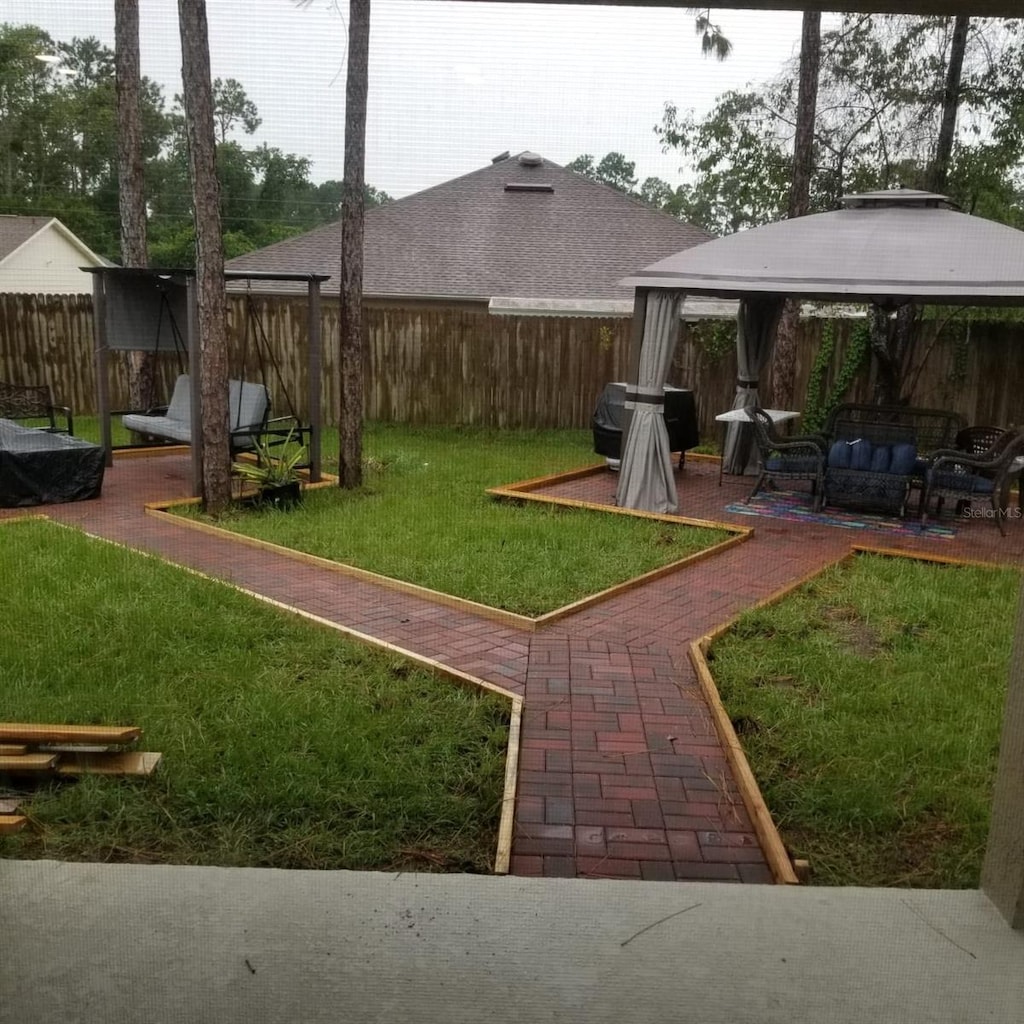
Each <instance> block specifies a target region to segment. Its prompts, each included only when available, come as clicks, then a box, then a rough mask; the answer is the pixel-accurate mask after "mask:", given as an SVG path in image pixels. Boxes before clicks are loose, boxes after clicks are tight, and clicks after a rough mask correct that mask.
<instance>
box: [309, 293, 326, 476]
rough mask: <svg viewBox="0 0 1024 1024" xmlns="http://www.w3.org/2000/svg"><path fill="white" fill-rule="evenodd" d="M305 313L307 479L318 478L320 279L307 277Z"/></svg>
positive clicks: (320, 354)
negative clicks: (307, 389) (307, 340)
mask: <svg viewBox="0 0 1024 1024" xmlns="http://www.w3.org/2000/svg"><path fill="white" fill-rule="evenodd" d="M306 315H307V317H308V320H309V330H308V333H309V479H310V481H311V482H312V483H318V482H319V480H320V468H321V466H320V435H321V429H320V425H321V422H322V421H321V390H322V387H323V384H322V380H323V359H322V347H321V333H320V281H319V280H318V279H317V278H315V277H311V278H310V279H309V292H308V299H307V310H306Z"/></svg>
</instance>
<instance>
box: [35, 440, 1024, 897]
mask: <svg viewBox="0 0 1024 1024" xmlns="http://www.w3.org/2000/svg"><path fill="white" fill-rule="evenodd" d="M188 470H189V465H188V460H187V458H186V457H183V456H163V457H155V458H150V459H133V460H125V461H119V462H118V463H117V464H116V465H115V466H114V467H113V468H112V469H110V470H108V472H107V478H106V482H105V484H104V496H103V498H102V499H101V500H100V501H96V502H82V503H77V504H71V505H55V506H49V507H47V508H46V509H45V511H46V513H47V514H49V515H51V516H52V517H54V518H57V519H60V520H62V521H65V522H69V523H75V524H77V525H79V526H81V527H82V528H83V529H86V530H87V531H89V532H91V533H94V534H97V535H99V536H103V537H106V538H108V539H111V540H116V541H120V542H123V543H126V544H129V545H131V546H133V547H136V548H140V549H143V550H146V551H151V552H154V553H157V554H159V555H161V556H163V557H165V558H167V559H169V560H170V561H173V562H177V563H179V564H182V565H186V566H189V567H191V568H194V569H198V570H200V571H202V572H205V573H207V574H209V575H211V576H215V577H219V578H222V579H225V580H228V581H230V582H232V583H235V584H237V585H239V586H243V587H245V588H247V589H249V590H252V591H255V592H257V593H260V594H263V595H265V596H267V597H270V598H273V599H274V600H277V601H281V602H283V603H285V604H288V605H290V606H293V607H296V608H299V609H302V610H303V611H307V612H310V613H312V614H315V615H318V616H321V617H323V618H326V619H329V620H331V621H334V622H337V623H339V624H342V625H344V626H347V627H349V628H352V629H355V630H358V631H360V632H362V633H366V634H368V635H371V636H373V637H376V638H378V639H381V640H385V641H388V642H390V643H392V644H396V645H397V646H399V647H402V648H404V649H406V650H409V651H412V652H415V653H417V654H421V655H424V656H427V657H430V658H434V659H436V660H437V661H440V662H442V663H444V664H447V665H450V666H452V667H453V668H457V669H459V670H461V671H464V672H468V673H471V674H473V675H476V676H479V677H481V678H483V679H486V680H488V681H490V682H494V683H497V684H499V685H501V686H504V687H506V688H507V689H510V690H512V691H514V692H517V693H521V694H524V695H525V705H524V716H523V732H522V747H521V752H520V771H519V783H518V791H517V800H516V823H515V825H516V827H515V837H514V842H513V857H512V871H513V873H516V874H531V875H547V876H584V877H622V878H636V879H649V880H672V879H717V880H731V881H748V882H765V881H770V873H769V871H768V868H767V866H766V864H765V861H764V857H763V854H762V852H761V849H760V847H759V845H758V842H757V839H756V837H755V835H754V832H753V829H752V826H751V823H750V821H749V820H748V817H747V814H746V811H745V809H744V807H743V804H742V801H741V799H740V796H739V793H738V791H737V788H736V784H735V781H734V779H733V778H732V774H731V772H730V769H729V766H728V764H727V762H726V759H725V756H724V753H723V751H722V748H721V746H720V744H719V742H718V739H717V736H716V734H715V730H714V726H713V724H712V722H711V720H710V717H709V715H708V711H707V707H706V705H705V702H704V700H703V697H702V695H701V693H700V689H699V687H698V685H697V681H696V678H695V676H694V674H693V671H692V669H691V667H690V665H689V661H688V659H687V657H686V653H685V652H686V648H687V645H688V643H689V642H690V641H691V640H692V639H695V638H697V637H699V636H702V635H703V634H705V633H706V632H708V631H709V630H710V629H712V628H713V627H715V626H717V625H719V624H721V623H722V622H725V621H727V620H728V619H730V618H731V617H732V616H734V615H735V614H737V613H738V612H739V611H741V610H742V609H744V608H747V607H749V606H750V605H751V604H753V603H755V602H757V601H759V600H761V599H763V598H765V597H768V596H769V595H771V594H773V593H775V592H777V591H778V590H779V589H780V588H782V587H784V586H786V585H788V584H790V583H791V582H793V581H794V580H796V579H800V578H802V577H804V576H806V575H807V574H809V573H811V572H814V571H817V570H819V569H821V568H823V567H825V566H826V565H829V564H831V563H833V562H834V561H836V560H837V559H838V558H840V557H842V556H843V555H844V554H846V553H847V552H848V551H849V550H850V545H851V544H852V543H871V542H872V541H874V540H878V539H879V538H880V535H878V534H874V535H872V534H870V533H866V532H863V531H848V530H842V529H837V528H834V527H829V526H817V525H807V524H799V525H796V524H789V523H785V522H777V521H775V520H768V519H752V518H747V517H742V516H733V515H730V514H728V513H726V512H725V511H724V508H725V506H726V504H728V503H729V502H731V501H735V500H737V499H738V498H741V497H743V496H745V493H746V491H747V489H748V488H749V486H750V484H749V481H736V480H731V479H729V478H726V481H725V482H724V484H723V485H722V486H721V487H720V486H718V484H717V479H718V474H717V466H716V465H715V464H709V463H704V464H701V463H699V462H696V463H691V464H688V466H687V467H686V469H685V470H683V471H681V472H679V473H678V474H677V479H678V486H679V492H680V509H681V514H683V515H688V516H692V517H695V518H704V519H712V520H719V521H733V522H737V523H741V524H742V525H744V526H753V527H755V534H754V536H753V537H752V538H751V539H750V540H748V541H746V542H745V543H743V544H739V545H737V546H735V547H732V548H731V549H729V550H727V551H725V552H723V553H722V554H720V555H718V556H715V557H713V558H710V559H707V560H704V561H702V562H698V563H696V564H695V565H693V566H691V567H689V568H686V569H684V570H681V571H680V572H677V573H673V574H671V575H669V576H666V577H663V578H662V579H660V580H656V581H653V582H651V583H648V584H646V585H645V586H643V587H641V588H638V589H636V590H633V591H630V592H628V593H626V594H623V595H621V596H619V597H615V598H612V599H610V600H608V601H606V602H604V603H602V604H600V605H597V606H595V607H592V608H589V609H585V610H582V611H580V612H578V613H577V614H575V615H573V616H571V617H569V618H566V619H562V620H560V621H558V622H557V623H555V624H553V625H551V626H549V627H547V628H545V629H543V630H541V631H538V632H534V633H530V632H525V631H521V630H518V629H515V628H512V627H509V626H503V625H498V624H496V623H495V622H493V621H491V620H489V619H484V618H481V617H479V616H476V615H473V614H470V613H467V612H464V611H461V610H457V609H453V608H450V607H447V606H444V605H440V604H437V603H435V602H432V601H429V600H425V599H422V598H419V597H414V596H410V595H407V594H403V593H400V592H397V591H394V590H391V589H386V588H383V587H380V586H377V585H375V584H372V583H367V582H363V581H360V580H355V579H352V578H350V577H346V576H343V575H340V574H338V573H336V572H332V571H330V570H326V569H322V568H317V567H315V566H310V565H306V564H303V563H301V562H297V561H295V560H293V559H290V558H287V557H284V556H279V555H275V554H272V553H269V552H265V551H259V550H255V549H253V548H249V547H245V546H242V545H240V544H238V543H235V542H233V541H230V540H225V539H221V538H217V537H212V536H207V535H204V534H199V533H196V532H194V531H190V530H187V529H185V528H182V527H180V526H176V525H175V524H173V523H168V522H166V521H162V520H160V519H157V518H154V517H150V516H146V515H144V514H143V512H142V503H143V502H144V501H152V500H160V499H165V498H173V497H177V496H181V495H185V494H186V493H187V491H188V484H187V480H188ZM614 489H615V478H614V476H613V475H612V474H611V473H609V472H603V473H601V474H599V475H596V476H592V477H586V478H581V479H579V480H575V481H570V482H568V483H564V484H561V485H558V486H556V487H552V488H550V492H551V493H552V494H558V495H560V496H567V497H577V498H583V499H586V500H589V501H594V502H601V503H607V504H611V502H612V499H613V496H614ZM1009 533H1010V535H1009V536H1008V537H1007V538H1005V539H1004V538H1001V537H1000V536H999V534H998V531H997V530H996V528H995V526H994V525H993V524H992V523H989V522H985V521H974V522H968V523H963V524H961V525H960V526H959V529H958V535H957V537H956V538H955V539H953V540H934V539H928V540H926V539H918V538H900V539H897V540H892V539H890V538H888V537H886V538H885V539H884V541H883V542H882V543H884V545H885V546H887V547H898V548H903V549H906V550H919V551H924V552H926V553H931V554H939V555H950V556H954V557H960V558H969V559H981V560H985V561H999V562H1003V563H1012V564H1018V565H1019V564H1022V563H1024V524H1020V523H1010V525H1009Z"/></svg>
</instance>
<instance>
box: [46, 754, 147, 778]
mask: <svg viewBox="0 0 1024 1024" xmlns="http://www.w3.org/2000/svg"><path fill="white" fill-rule="evenodd" d="M162 758H163V754H157V753H153V752H151V751H141V750H133V751H112V752H108V753H102V754H64V755H62V756H61V758H60V763H59V764H58V765H57V774H58V775H152V774H153V770H154V769H155V768H156V766H157V765H158V764H159V763H160V761H161V759H162Z"/></svg>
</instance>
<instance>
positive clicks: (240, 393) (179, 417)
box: [121, 374, 270, 448]
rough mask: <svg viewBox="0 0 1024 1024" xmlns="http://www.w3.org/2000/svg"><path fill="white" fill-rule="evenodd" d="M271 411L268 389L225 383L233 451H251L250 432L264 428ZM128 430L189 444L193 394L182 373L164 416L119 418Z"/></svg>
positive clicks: (137, 414)
mask: <svg viewBox="0 0 1024 1024" xmlns="http://www.w3.org/2000/svg"><path fill="white" fill-rule="evenodd" d="M269 411H270V403H269V401H268V398H267V389H266V388H265V387H264V386H263V385H262V384H250V383H249V382H248V381H242V380H232V381H228V413H229V417H230V421H229V422H230V425H231V433H232V435H235V436H233V437H232V439H231V444H232V448H251V447H252V436H251V435H249V434H247V431H249V430H251V431H252V432H253V434H256V435H258V434H259V433H260V431H261V430H262V429H263V426H264V424H265V423H266V420H267V414H268V412H269ZM121 422H122V423H123V424H124V426H125V428H126V429H128V430H134V431H136V432H138V433H140V434H148V435H150V436H152V437H162V438H165V439H166V440H168V441H180V442H181V443H182V444H190V443H191V441H192V392H191V384H190V383H189V378H188V375H187V374H182V375H181V376H180V377H179V378H178V379H177V380H176V381H175V383H174V392H173V394H172V395H171V401H170V404H169V405H168V406H167V412H166V413H164V415H163V416H147V415H144V414H141V413H130V414H128V415H126V416H122V417H121Z"/></svg>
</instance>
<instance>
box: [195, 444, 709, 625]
mask: <svg viewBox="0 0 1024 1024" xmlns="http://www.w3.org/2000/svg"><path fill="white" fill-rule="evenodd" d="M336 441H337V436H336V434H333V433H332V435H331V436H330V437H329V438H327V439H325V442H326V443H325V462H326V463H327V464H328V466H331V465H333V464H334V463H335V461H336V457H337V456H336V451H337V447H336ZM365 456H366V465H367V471H366V474H365V481H364V486H363V488H362V489H361V490H359V491H355V492H345V491H342V490H340V489H339V488H330V489H328V490H324V491H314V492H309V493H308V494H307V495H306V498H305V502H304V505H303V507H301V508H299V509H296V510H294V511H289V512H280V511H277V510H273V509H270V510H266V511H263V512H252V511H245V512H242V511H238V512H231V513H228V514H227V515H226V516H223V517H221V518H220V520H219V521H218V522H219V525H221V526H223V527H225V528H227V529H230V530H234V531H237V532H239V533H244V534H247V535H249V536H253V537H259V538H261V539H263V540H267V541H272V542H273V543H275V544H281V545H284V546H285V547H290V548H295V549H298V550H301V551H305V552H308V553H310V554H314V555H319V556H321V557H324V558H329V559H332V560H334V561H338V562H344V563H347V564H349V565H355V566H358V567H359V568H362V569H368V570H371V571H373V572H378V573H382V574H383V575H385V576H392V577H396V578H398V579H401V580H405V581H408V582H411V583H415V584H418V585H420V586H425V587H430V588H432V589H434V590H439V591H442V592H444V593H448V594H454V595H456V596H458V597H463V598H467V599H469V600H472V601H479V602H481V603H483V604H487V605H491V606H494V607H499V608H503V609H506V610H508V611H513V612H518V613H520V614H524V615H539V614H543V613H545V612H549V611H552V610H553V609H555V608H559V607H561V606H563V605H566V604H569V603H570V602H572V601H575V600H578V599H580V598H583V597H586V596H588V595H590V594H593V593H596V592H598V591H601V590H603V589H605V588H607V587H609V586H612V585H613V584H616V583H621V582H623V581H624V580H627V579H630V578H631V577H633V576H637V575H640V574H641V573H644V572H647V571H649V570H651V569H654V568H657V567H659V566H662V565H665V564H667V563H669V562H672V561H676V560H678V559H680V558H683V557H685V556H686V555H689V554H692V553H694V552H696V551H699V550H702V549H704V548H707V547H709V546H711V545H712V544H715V543H718V542H719V541H721V540H724V539H725V538H726V537H727V536H728V534H727V533H725V532H723V531H717V530H709V529H703V528H694V527H686V526H679V525H674V524H668V523H661V522H653V521H645V520H642V519H638V518H634V517H628V516H621V515H614V514H608V513H601V512H592V511H587V510H579V509H569V508H564V507H563V508H560V507H557V506H550V505H548V506H544V505H537V504H526V503H524V504H514V503H509V502H504V501H496V500H495V499H493V498H491V497H489V496H488V495H487V494H486V493H485V491H486V489H487V488H489V487H494V486H497V485H499V484H507V483H513V482H515V481H517V480H522V479H525V478H528V477H536V476H543V475H545V474H548V473H554V472H558V471H562V470H566V469H572V468H578V467H579V466H586V465H588V464H593V463H594V462H595V461H596V457H595V456H594V455H593V453H592V452H591V451H590V437H589V435H588V434H586V433H585V432H583V431H549V432H544V431H496V430H482V429H469V428H467V429H461V430H460V429H458V428H414V427H403V426H398V425H371V426H370V428H369V429H368V430H367V432H366V438H365ZM180 513H181V514H183V515H198V514H199V513H198V511H197V510H196V509H194V508H185V509H181V510H180Z"/></svg>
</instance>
